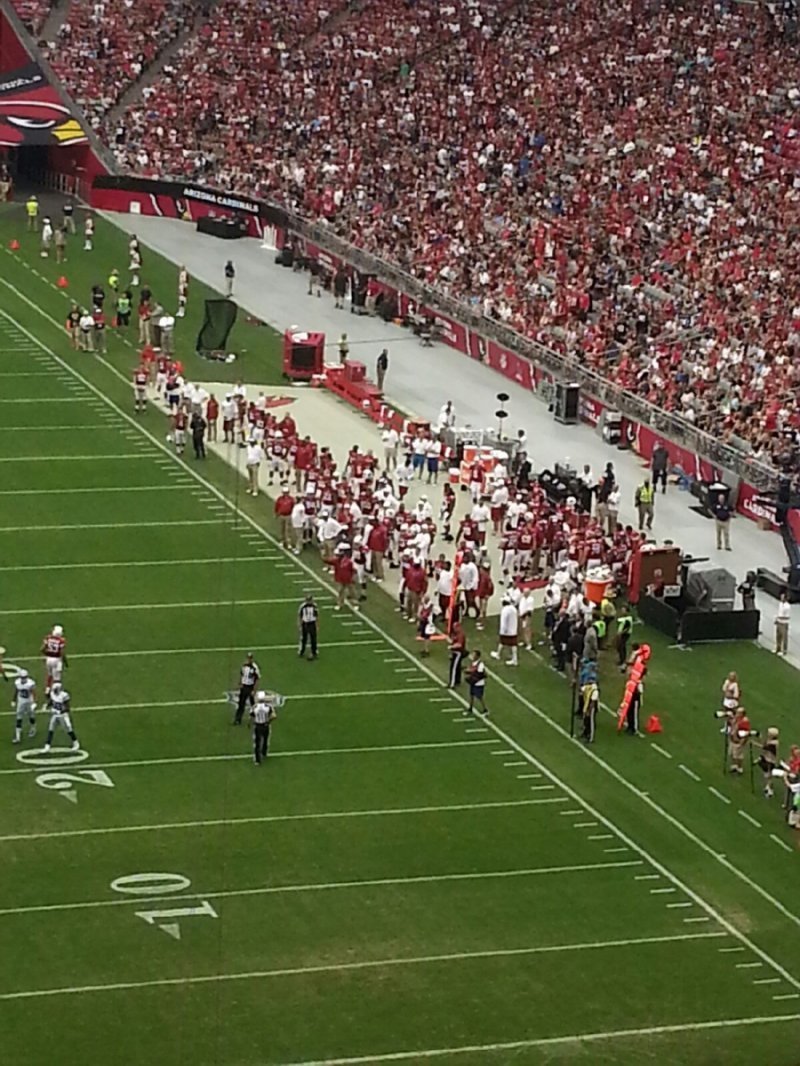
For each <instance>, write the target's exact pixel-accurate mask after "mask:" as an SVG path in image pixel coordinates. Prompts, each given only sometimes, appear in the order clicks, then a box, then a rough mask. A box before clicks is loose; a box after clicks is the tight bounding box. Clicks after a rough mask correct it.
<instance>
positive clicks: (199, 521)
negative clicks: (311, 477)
mask: <svg viewBox="0 0 800 1066" xmlns="http://www.w3.org/2000/svg"><path fill="white" fill-rule="evenodd" d="M0 462H2V460H0ZM226 525H228V523H227V522H226V521H225V519H223V518H185V519H180V520H176V521H167V522H75V523H68V524H66V525H60V526H49V525H48V526H38V525H37V526H0V533H47V532H59V533H63V532H65V531H66V530H70V529H166V528H168V527H171V526H226Z"/></svg>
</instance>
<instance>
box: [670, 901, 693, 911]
mask: <svg viewBox="0 0 800 1066" xmlns="http://www.w3.org/2000/svg"><path fill="white" fill-rule="evenodd" d="M693 906H694V903H692V902H691V900H690V901H689V902H688V903H668V904H667V907H668V908H670V909H671V910H681V909H685V908H686V907H693Z"/></svg>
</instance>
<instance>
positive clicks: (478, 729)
mask: <svg viewBox="0 0 800 1066" xmlns="http://www.w3.org/2000/svg"><path fill="white" fill-rule="evenodd" d="M464 732H465V733H488V732H489V730H488V729H487V728H486V726H485V725H478V726H473V727H472V729H465V730H464Z"/></svg>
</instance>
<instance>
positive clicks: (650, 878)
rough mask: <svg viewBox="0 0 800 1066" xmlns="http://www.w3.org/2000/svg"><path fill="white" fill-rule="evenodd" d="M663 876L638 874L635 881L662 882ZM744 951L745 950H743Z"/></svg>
mask: <svg viewBox="0 0 800 1066" xmlns="http://www.w3.org/2000/svg"><path fill="white" fill-rule="evenodd" d="M660 880H661V874H637V875H636V877H634V881H660ZM742 950H744V948H743V949H742Z"/></svg>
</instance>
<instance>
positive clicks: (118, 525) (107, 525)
mask: <svg viewBox="0 0 800 1066" xmlns="http://www.w3.org/2000/svg"><path fill="white" fill-rule="evenodd" d="M221 525H227V523H225V522H222V521H221V520H220V519H219V518H186V519H181V520H180V521H175V522H171V521H170V522H86V523H75V524H74V525H61V526H0V533H38V532H40V531H41V532H43V533H46V532H47V531H48V530H50V531H58V532H59V533H61V532H64V531H66V530H70V529H162V528H167V527H170V526H221Z"/></svg>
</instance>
